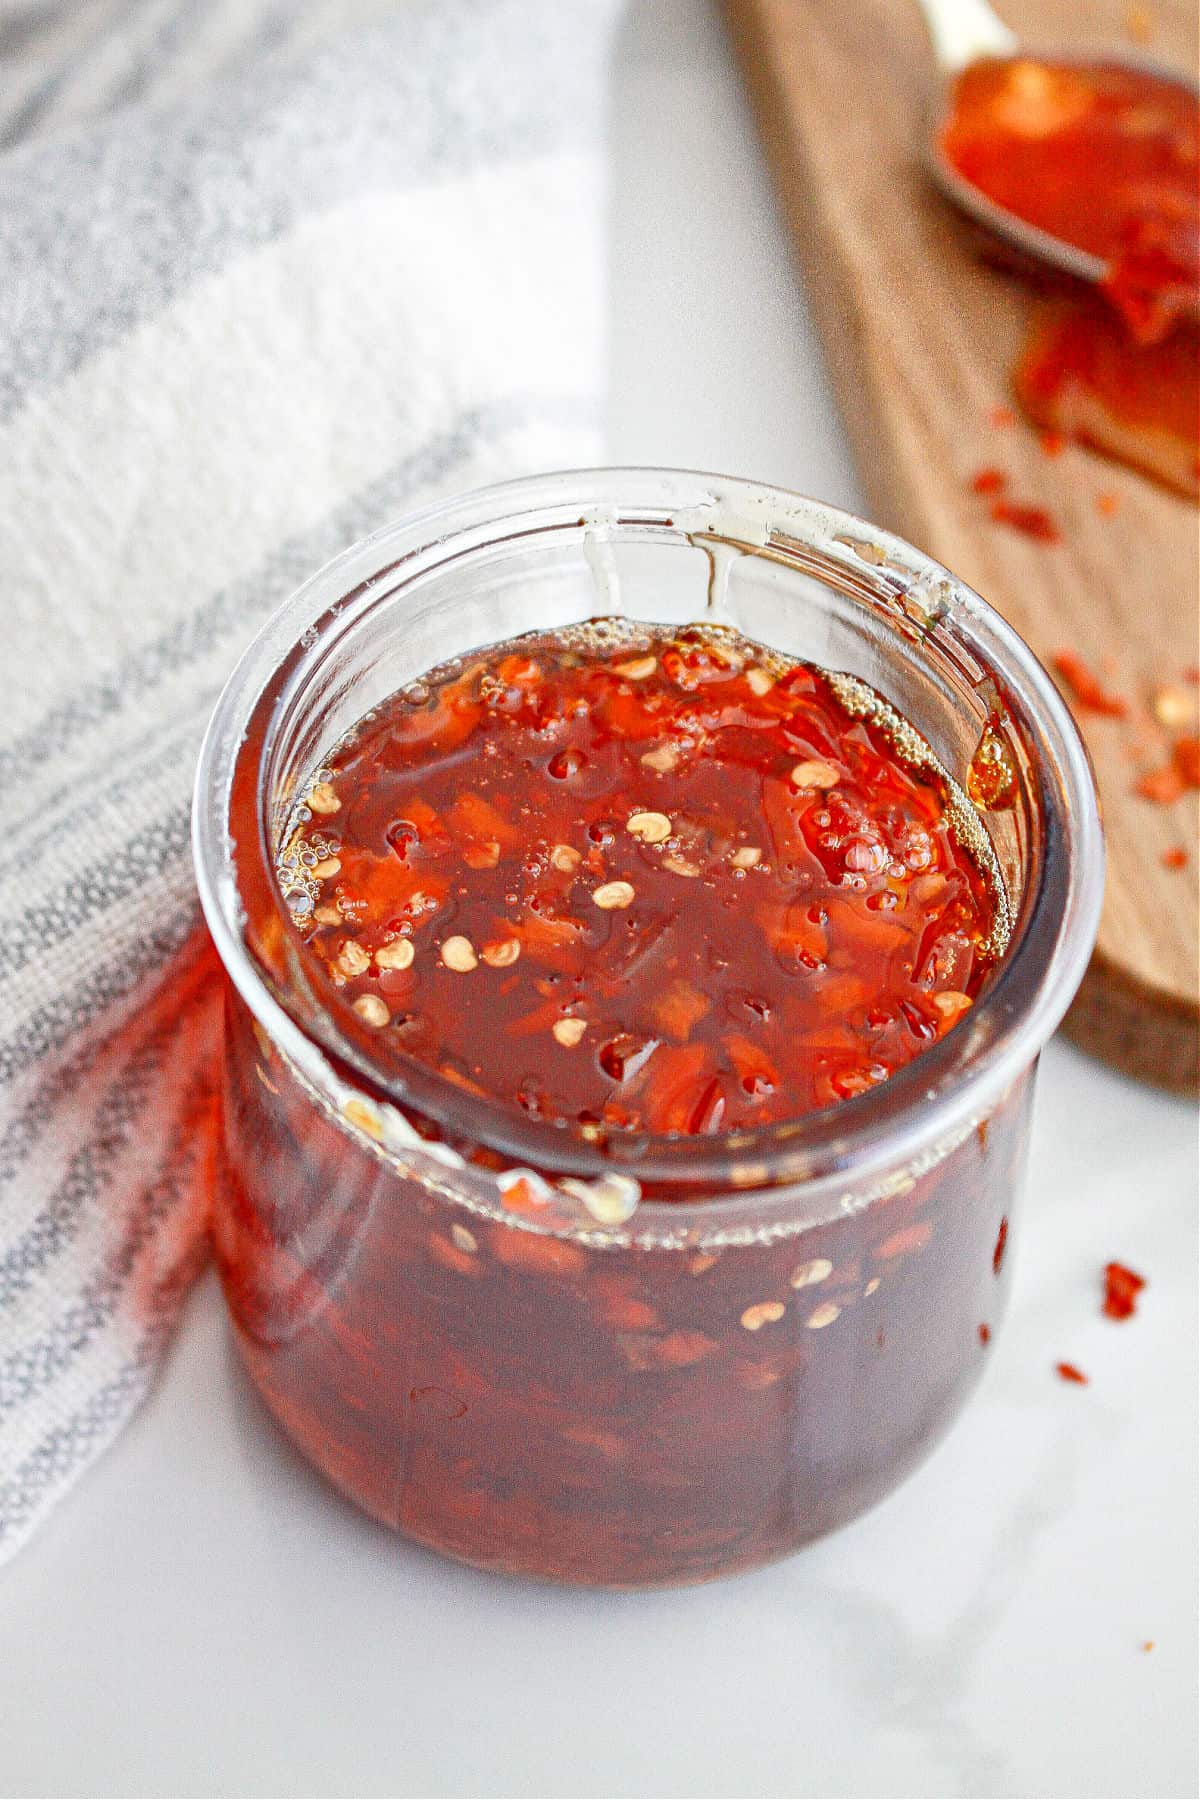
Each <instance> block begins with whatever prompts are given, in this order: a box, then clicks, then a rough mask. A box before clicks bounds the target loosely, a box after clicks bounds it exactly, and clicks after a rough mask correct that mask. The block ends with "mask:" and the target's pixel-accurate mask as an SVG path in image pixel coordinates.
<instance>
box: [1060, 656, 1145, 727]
mask: <svg viewBox="0 0 1200 1800" xmlns="http://www.w3.org/2000/svg"><path fill="white" fill-rule="evenodd" d="M1050 660H1051V662H1052V663H1053V665H1054V667H1055V669H1056V670H1057V672H1058V673H1059V675H1061V676H1062V678H1063V680H1064V682H1065V683H1066V685H1067V687H1068V688H1069V690H1070V693H1071V698H1072V699H1073V700H1076V701H1077V702H1078V703H1079V705H1080V706H1082V707H1083V708H1084V710H1085V711H1087V712H1094V713H1103V714H1104V716H1105V717H1106V718H1109V719H1123V718H1125V716H1126V714H1127V713H1128V711H1129V708H1128V707H1127V705H1126V704H1125V702H1124V700H1122V699H1121V697H1120V695H1119V694H1111V693H1109V691H1108V690H1107V688H1105V687H1104V686H1103V685H1102V684H1101V682H1100V680H1099V678H1098V677H1097V676H1095V675H1093V673H1092V671H1091V670H1090V669H1089V668H1088V666H1087V664H1086V663H1085V662H1084V660H1083V658H1082V657H1081V656H1077V655H1076V654H1075V652H1074V651H1073V650H1058V651H1056V652H1055V654H1054V656H1053V657H1052V658H1051V659H1050Z"/></svg>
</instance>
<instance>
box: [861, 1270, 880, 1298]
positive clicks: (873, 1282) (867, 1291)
mask: <svg viewBox="0 0 1200 1800" xmlns="http://www.w3.org/2000/svg"><path fill="white" fill-rule="evenodd" d="M878 1286H879V1277H878V1275H872V1277H871V1279H870V1281H868V1283H867V1285H866V1287H865V1288H864V1289H863V1298H864V1299H865V1300H869V1299H870V1298H871V1295H872V1294H873V1293H874V1292H875V1289H876V1288H877V1287H878Z"/></svg>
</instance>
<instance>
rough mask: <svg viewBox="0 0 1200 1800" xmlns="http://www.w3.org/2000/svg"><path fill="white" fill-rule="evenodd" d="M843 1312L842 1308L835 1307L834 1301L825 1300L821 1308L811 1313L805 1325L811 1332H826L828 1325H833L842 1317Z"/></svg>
mask: <svg viewBox="0 0 1200 1800" xmlns="http://www.w3.org/2000/svg"><path fill="white" fill-rule="evenodd" d="M841 1311H842V1309H841V1307H840V1306H835V1305H834V1304H833V1301H832V1300H823V1301H822V1302H821V1304H820V1306H818V1307H816V1308H815V1309H814V1311H812V1312H810V1313H809V1315H808V1317H807V1319H806V1320H805V1321H804V1323H805V1324H806V1325H807V1326H808V1329H809V1330H810V1331H824V1329H825V1327H826V1325H832V1324H833V1321H834V1320H835V1319H836V1318H838V1317H840V1315H841Z"/></svg>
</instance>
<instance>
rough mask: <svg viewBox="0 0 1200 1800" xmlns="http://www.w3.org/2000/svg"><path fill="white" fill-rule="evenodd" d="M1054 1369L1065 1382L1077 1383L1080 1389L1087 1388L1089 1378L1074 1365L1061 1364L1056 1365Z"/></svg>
mask: <svg viewBox="0 0 1200 1800" xmlns="http://www.w3.org/2000/svg"><path fill="white" fill-rule="evenodd" d="M1054 1367H1055V1369H1056V1371H1057V1372H1058V1374H1059V1375H1060V1376H1061V1378H1062V1380H1063V1381H1074V1382H1077V1383H1078V1384H1079V1386H1080V1387H1086V1386H1087V1384H1088V1377H1087V1376H1086V1375H1085V1374H1084V1372H1083V1370H1082V1369H1080V1368H1077V1367H1076V1366H1075V1364H1074V1363H1069V1362H1060V1363H1055V1365H1054Z"/></svg>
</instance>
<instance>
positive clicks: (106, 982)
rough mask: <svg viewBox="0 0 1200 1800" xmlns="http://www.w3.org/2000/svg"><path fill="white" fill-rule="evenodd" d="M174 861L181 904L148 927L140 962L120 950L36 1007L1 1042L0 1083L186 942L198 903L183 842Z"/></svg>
mask: <svg viewBox="0 0 1200 1800" xmlns="http://www.w3.org/2000/svg"><path fill="white" fill-rule="evenodd" d="M185 837H186V831H185ZM176 866H177V874H178V882H177V887H178V892H179V895H180V900H181V904H180V906H179V908H178V909H177V910H176V911H175V912H174V913H172V914H171V915H170V917H168V918H166V919H164V920H162V921H159V922H157V923H155V924H151V925H149V926H148V928H147V932H146V936H145V938H144V939H143V940H142V945H141V948H142V954H143V960H142V962H141V963H140V964H136V965H135V964H134V963H132V962H131V959H130V958H129V957H128V956H127V955H121V956H118V957H116V958H114V960H113V961H112V962H111V963H108V964H104V963H100V964H98V965H96V966H95V967H93V968H92V969H91V970H90V971H89V972H88V973H87V974H86V975H83V976H81V977H80V979H79V981H78V982H77V983H76V984H75V986H74V987H73V988H72V989H71V991H70V992H69V993H60V994H56V995H54V996H53V998H52V999H50V1000H48V1001H47V1002H46V1003H45V1005H44V1006H40V1007H38V1008H37V1010H36V1011H35V1012H34V1013H33V1015H32V1017H30V1018H29V1019H27V1020H26V1021H25V1023H24V1024H23V1025H22V1027H21V1029H20V1031H18V1032H17V1034H16V1035H15V1036H13V1037H9V1038H8V1039H6V1040H5V1041H4V1043H3V1044H0V1084H3V1083H7V1082H10V1081H12V1080H13V1078H14V1076H17V1075H20V1074H22V1073H23V1072H24V1071H25V1070H26V1069H30V1068H32V1067H33V1066H34V1064H35V1063H38V1062H40V1061H41V1060H42V1058H43V1057H45V1056H49V1055H50V1054H51V1053H52V1052H53V1051H55V1050H58V1049H60V1048H61V1047H62V1045H63V1044H65V1043H66V1041H67V1039H68V1038H70V1037H73V1036H74V1035H75V1033H76V1032H79V1031H84V1030H86V1028H87V1027H88V1026H89V1025H90V1024H91V1023H92V1022H93V1020H94V1019H95V1018H96V1017H97V1015H98V1014H99V1013H101V1012H103V1011H104V1009H105V1007H107V1006H112V1005H114V1004H115V1003H116V1002H117V1001H118V1000H123V999H125V997H126V996H127V995H128V994H131V993H132V992H133V991H134V989H135V988H137V987H139V986H140V985H141V984H142V982H143V981H144V980H145V977H146V969H147V966H149V965H155V964H161V963H165V962H166V961H167V960H168V958H170V957H171V956H173V955H174V954H175V952H176V951H177V950H179V949H181V948H182V946H183V945H184V944H185V943H186V942H187V939H188V935H189V933H190V932H191V931H192V930H193V929H194V927H195V924H196V918H197V911H198V908H197V907H196V905H195V904H194V900H193V895H192V882H191V877H190V870H191V861H190V858H189V856H188V854H187V849H186V844H185V846H184V847H182V848H181V849H180V850H179V852H178V858H177V865H176ZM189 902H192V903H190V904H189Z"/></svg>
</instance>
